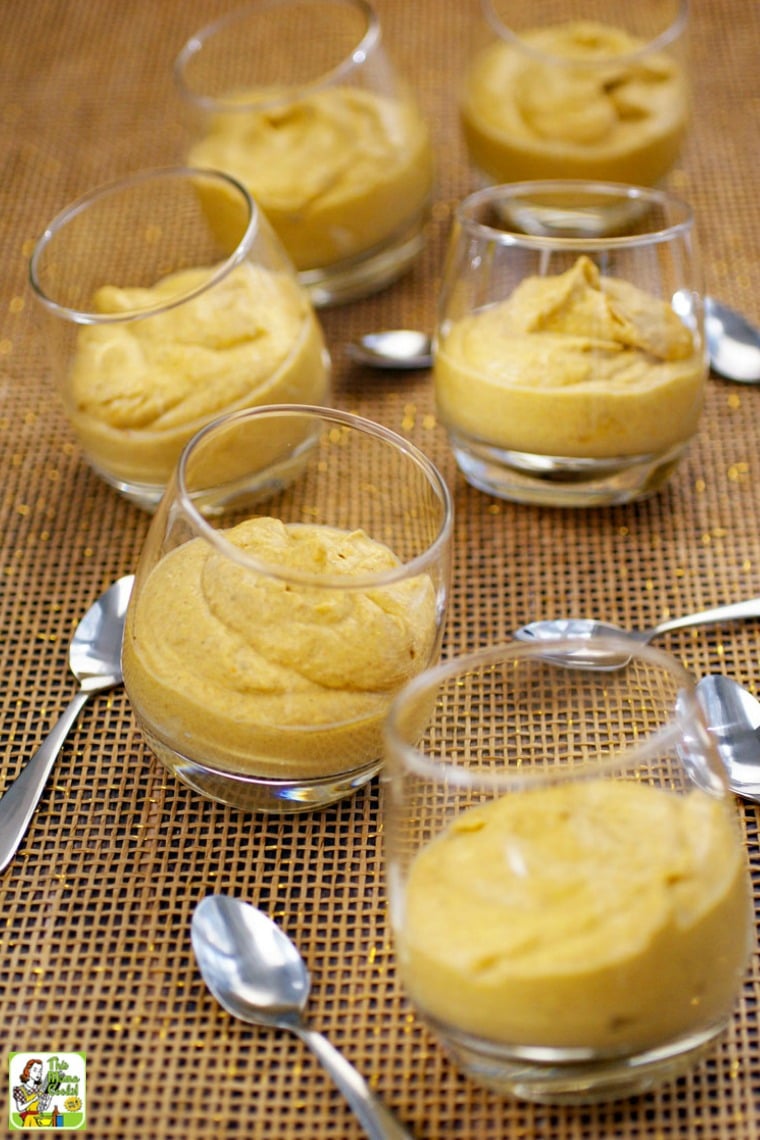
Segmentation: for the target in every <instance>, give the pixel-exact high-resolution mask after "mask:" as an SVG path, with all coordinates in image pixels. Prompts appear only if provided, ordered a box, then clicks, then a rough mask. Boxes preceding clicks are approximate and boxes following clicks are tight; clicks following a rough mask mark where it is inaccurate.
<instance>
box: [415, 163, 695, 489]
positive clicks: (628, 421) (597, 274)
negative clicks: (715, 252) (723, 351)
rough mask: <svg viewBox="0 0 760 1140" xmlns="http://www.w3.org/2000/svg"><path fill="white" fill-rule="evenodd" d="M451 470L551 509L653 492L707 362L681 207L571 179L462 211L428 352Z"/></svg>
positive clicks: (514, 190) (669, 199)
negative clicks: (452, 455) (450, 454)
mask: <svg viewBox="0 0 760 1140" xmlns="http://www.w3.org/2000/svg"><path fill="white" fill-rule="evenodd" d="M434 358H435V360H434V384H435V393H436V404H437V408H438V413H439V418H440V419H441V422H442V423H443V424H444V426H445V427H446V429H447V431H448V434H449V439H450V442H451V445H452V448H453V450H454V453H455V455H456V458H457V461H458V463H459V466H460V468H461V469H462V471H463V472H464V474H465V476H466V477H467V478H468V479H469V481H470V482H472V483H473V484H474V485H475V486H477V487H480V488H481V489H482V490H485V491H488V492H489V493H491V494H495V495H499V496H502V497H504V498H509V499H516V500H522V501H530V502H537V503H544V504H546V505H556V506H563V505H566V506H571V505H576V506H590V505H594V504H605V503H613V502H626V501H628V500H631V499H635V498H639V497H641V496H642V495H649V494H652V493H653V492H654V491H656V490H657V489H658V488H659V487H660V486H661V485H662V484H663V483H664V482H665V480H666V479H667V478H668V477H669V475H670V474H671V472H672V471H673V469H674V466H675V464H676V462H677V461H678V459H679V458H680V456H681V455H682V454H683V452H684V450H685V448H686V446H687V444H688V442H689V440H690V439H691V438H692V437H693V435H694V433H695V432H696V430H697V425H698V422H699V418H700V414H701V409H702V400H703V393H704V385H705V381H706V377H707V359H706V352H705V344H704V335H703V314H702V300H701V273H700V267H699V261H698V257H697V254H696V249H695V241H694V235H693V232H692V215H691V210H690V209H689V207H688V206H687V205H686V204H685V203H683V202H681V201H680V200H679V199H677V198H675V197H673V196H672V195H669V194H666V193H664V192H662V191H658V190H652V189H648V188H643V187H633V186H621V185H617V184H606V183H586V182H579V181H575V180H572V181H551V180H546V181H541V182H533V183H512V184H509V185H505V186H495V187H489V188H486V189H484V190H480V191H477V192H476V193H475V194H473V195H471V196H470V197H469V198H467V199H465V201H464V202H462V203H461V205H460V207H459V209H458V210H457V212H456V215H455V220H454V224H453V226H452V232H451V237H450V244H449V251H448V257H447V260H446V264H445V268H444V273H443V280H442V285H441V293H440V302H439V318H438V328H437V335H436V338H435V345H434Z"/></svg>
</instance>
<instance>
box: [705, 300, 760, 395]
mask: <svg viewBox="0 0 760 1140" xmlns="http://www.w3.org/2000/svg"><path fill="white" fill-rule="evenodd" d="M705 338H706V340H707V351H708V353H709V355H710V367H711V368H712V370H713V372H717V374H718V375H719V376H722V377H723V378H724V380H734V381H736V383H738V384H760V329H758V328H756V327H755V326H754V325H751V324H750V323H749V321H748V320H747V318H746V317H744V316H742V314H741V313H737V312H735V311H734V310H733V309H731V308H729V306H728V305H724V304H723V303H722V302H721V301H716V300H715V298H714V297H705Z"/></svg>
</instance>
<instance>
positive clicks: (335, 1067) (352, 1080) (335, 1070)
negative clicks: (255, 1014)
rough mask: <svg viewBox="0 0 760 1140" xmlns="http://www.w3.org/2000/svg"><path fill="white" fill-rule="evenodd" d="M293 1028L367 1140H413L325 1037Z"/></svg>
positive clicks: (305, 1028) (313, 1030) (300, 1027)
mask: <svg viewBox="0 0 760 1140" xmlns="http://www.w3.org/2000/svg"><path fill="white" fill-rule="evenodd" d="M293 1028H295V1032H296V1033H297V1034H298V1036H299V1037H300V1038H301V1040H302V1041H303V1042H304V1043H305V1044H306V1045H308V1046H309V1048H310V1049H311V1050H312V1052H313V1053H314V1054H315V1056H317V1057H318V1058H319V1060H320V1061H321V1062H322V1064H323V1065H324V1067H325V1069H327V1071H328V1073H329V1074H330V1076H331V1077H332V1079H333V1080H334V1081H335V1084H336V1085H337V1086H338V1088H339V1089H340V1091H341V1092H342V1093H343V1095H344V1097H345V1098H346V1100H347V1101H348V1103H349V1104H350V1105H351V1108H352V1109H353V1110H354V1113H355V1114H356V1117H357V1119H358V1120H359V1121H360V1122H361V1124H362V1126H363V1128H364V1131H365V1132H366V1133H367V1135H368V1136H369V1137H371V1140H414V1138H413V1136H412V1134H411V1132H409V1131H408V1130H407V1129H406V1128H405V1127H404V1125H403V1124H401V1122H400V1121H399V1120H397V1119H396V1117H395V1116H394V1115H393V1113H392V1112H391V1111H390V1110H389V1109H388V1108H386V1106H385V1105H384V1104H383V1102H382V1101H381V1100H380V1099H379V1098H378V1097H377V1096H375V1094H374V1093H373V1091H372V1089H371V1088H370V1087H369V1085H368V1084H367V1082H366V1081H365V1079H364V1077H363V1076H362V1075H361V1074H360V1073H358V1072H357V1070H356V1069H355V1068H354V1067H353V1065H352V1064H351V1063H350V1062H349V1061H347V1060H346V1058H345V1057H344V1056H343V1054H342V1053H339V1052H338V1050H337V1049H336V1048H335V1046H334V1045H332V1044H331V1043H330V1042H329V1041H328V1040H327V1038H326V1037H323V1036H322V1034H321V1033H319V1032H317V1030H316V1029H310V1028H309V1027H308V1026H306V1025H299V1026H298V1027H293Z"/></svg>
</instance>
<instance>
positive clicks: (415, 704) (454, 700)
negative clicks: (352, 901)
mask: <svg viewBox="0 0 760 1140" xmlns="http://www.w3.org/2000/svg"><path fill="white" fill-rule="evenodd" d="M621 658H622V659H624V660H627V661H628V664H627V665H626V666H625V667H624V668H617V669H611V670H609V669H608V668H604V669H602V668H600V667H601V666H609V663H610V661H611V660H612V661H615V660H617V662H618V663H619V661H620V659H621ZM589 665H593V666H595V667H588V666H589ZM386 746H387V769H386V777H385V778H386V788H385V792H386V794H385V797H384V810H385V823H386V826H385V846H386V856H387V860H388V884H389V890H390V901H391V909H390V914H391V920H392V925H393V929H394V935H395V941H396V949H397V954H398V962H399V969H400V973H401V976H402V979H403V981H404V984H405V987H406V989H407V991H408V993H409V995H410V997H411V999H412V1000H413V1001H414V1003H415V1004H416V1006H417V1008H418V1009H419V1010H420V1012H421V1013H422V1014H423V1016H424V1017H425V1018H426V1019H427V1020H428V1022H429V1023H430V1025H431V1027H432V1029H433V1031H434V1032H435V1033H436V1034H437V1035H438V1036H439V1037H440V1038H441V1040H442V1041H443V1043H444V1044H445V1045H446V1046H447V1048H448V1049H449V1050H450V1051H451V1052H452V1053H453V1054H454V1057H455V1058H456V1059H457V1060H458V1061H459V1063H460V1064H461V1065H462V1067H463V1068H464V1069H465V1071H466V1072H468V1073H469V1075H470V1076H471V1077H472V1078H473V1079H474V1080H476V1081H483V1082H485V1083H486V1084H488V1085H491V1086H492V1087H494V1088H496V1089H498V1090H499V1091H501V1092H511V1093H514V1094H516V1095H518V1096H523V1097H527V1098H529V1099H535V1100H542V1101H550V1102H551V1101H575V1102H583V1101H593V1100H600V1099H612V1098H617V1097H622V1096H627V1095H631V1094H632V1093H635V1092H641V1091H643V1090H644V1089H647V1088H649V1087H651V1086H652V1085H654V1084H657V1083H660V1082H662V1081H663V1080H666V1079H669V1078H672V1077H673V1076H675V1075H676V1074H677V1073H679V1072H682V1071H683V1070H684V1069H685V1068H687V1067H688V1066H690V1065H692V1064H694V1063H695V1061H696V1060H697V1058H699V1057H700V1056H701V1055H702V1053H703V1051H704V1050H705V1049H706V1048H708V1047H709V1045H710V1043H711V1042H713V1041H714V1039H715V1037H716V1035H717V1034H718V1033H719V1032H720V1031H721V1030H722V1029H723V1027H724V1026H725V1024H726V1022H727V1020H728V1018H729V1017H730V1014H731V1011H732V1008H733V1006H734V1003H735V1001H736V997H737V994H738V992H739V989H740V987H741V982H742V978H743V974H744V971H745V969H746V963H747V957H748V951H749V945H750V939H751V911H750V906H749V890H748V886H749V884H748V876H747V867H746V860H745V857H744V852H743V850H742V844H741V838H740V833H739V828H738V826H737V820H736V815H735V808H734V805H733V803H732V802H731V800H730V799H729V798H728V797H727V796H726V782H725V774H724V772H723V771H722V768H721V764H720V760H719V757H718V755H717V752H716V748H715V742H714V740H713V739H712V737H711V735H710V734H709V732H708V731H707V729H706V727H705V724H704V721H703V718H702V714H701V712H700V710H699V707H698V704H697V700H696V694H695V690H694V684H693V680H692V678H691V677H690V676H689V675H688V674H687V673H686V671H685V670H684V669H683V668H682V666H681V665H680V664H679V663H678V662H677V661H676V660H675V659H674V658H673V657H671V656H669V655H668V654H664V653H661V652H659V651H656V650H652V649H649V648H645V647H641V646H638V645H636V644H635V643H632V642H631V641H630V639H629V640H626V639H623V638H609V639H605V638H592V639H583V640H581V641H572V640H567V639H562V640H559V641H557V642H556V643H553V644H552V645H551V647H548V646H546V645H540V644H537V643H533V644H532V645H526V644H525V643H519V642H517V643H515V642H513V643H511V644H509V645H505V646H497V647H493V648H490V649H484V650H482V651H479V652H477V653H474V654H471V655H469V656H466V657H462V658H458V659H456V658H455V659H450V660H448V661H445V662H443V663H441V664H440V665H438V666H436V667H434V668H433V669H431V670H428V671H426V672H425V673H423V674H421V675H420V676H419V677H416V678H414V679H413V680H412V681H410V682H409V683H408V684H407V685H406V686H405V687H404V689H402V691H401V692H400V694H399V695H398V697H397V698H396V699H395V700H394V702H393V704H392V706H391V710H390V713H389V716H388V719H387V722H386Z"/></svg>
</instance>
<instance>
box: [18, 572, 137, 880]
mask: <svg viewBox="0 0 760 1140" xmlns="http://www.w3.org/2000/svg"><path fill="white" fill-rule="evenodd" d="M132 581H133V578H132V576H131V575H129V576H128V577H126V578H120V579H119V580H118V582H114V584H113V585H112V586H111V587H110V588H109V589H108V590H106V592H105V593H104V594H101V596H100V597H99V598H98V600H97V601H96V602H95V603H94V604H93V605H92V606H91V607H90V608H89V610H88V611H87V613H86V614H85V615H84V617H83V618H82V620H81V621H80V623H79V625H78V626H77V628H76V630H75V631H74V637H73V639H72V642H71V645H70V646H69V667H70V669H71V672H72V673H73V674H74V676H75V677H76V678H77V680H78V681H79V692H78V693H77V694H76V696H75V697H74V698H73V699H72V700H71V701H70V702H69V704H68V705H67V706H66V708H65V709H64V711H63V713H62V714H61V717H60V719H59V720H58V723H57V724H56V725H55V726H54V728H53V729H52V730H51V731H50V732H49V733H48V735H47V736H46V737H45V739H44V740H43V742H42V744H41V745H40V746H39V748H38V749H37V751H36V752H35V754H34V755H33V756H32V758H31V759H30V760H28V761H27V762H26V764H25V765H24V767H23V768H22V769H21V771H20V773H19V774H18V776H17V777H16V779H15V780H14V781H13V782H12V783H11V784H10V785H9V786H8V787H7V788H6V790H5V792H4V793H3V795H2V798H0V871H4V870H5V868H6V867H7V866H8V864H9V863H10V861H11V859H12V858H13V856H14V855H15V853H16V851H17V849H18V845H19V843H20V842H21V840H22V839H23V837H24V835H25V834H26V829H27V827H28V826H29V821H30V820H31V818H32V815H33V813H34V809H35V808H36V806H37V804H38V803H39V800H40V796H41V795H42V792H43V789H44V787H45V784H46V782H47V778H48V776H49V774H50V770H51V768H52V767H53V764H54V762H55V760H56V757H57V756H58V755H59V753H60V751H61V748H62V747H63V742H64V741H65V739H66V737H67V736H68V734H69V732H70V731H71V729H72V727H73V726H74V723H75V721H76V719H77V717H78V716H79V713H80V712H81V711H82V709H83V708H84V706H85V703H86V702H87V700H88V699H89V698H90V697H91V696H92V695H93V693H99V692H102V691H103V690H105V689H112V688H113V687H114V686H115V685H119V684H121V679H122V678H121V661H120V657H121V641H122V635H123V632H124V616H125V614H126V611H127V602H128V601H129V595H130V593H131V590H132Z"/></svg>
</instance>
